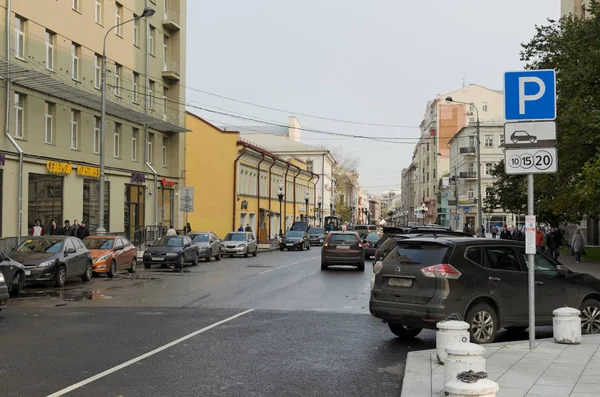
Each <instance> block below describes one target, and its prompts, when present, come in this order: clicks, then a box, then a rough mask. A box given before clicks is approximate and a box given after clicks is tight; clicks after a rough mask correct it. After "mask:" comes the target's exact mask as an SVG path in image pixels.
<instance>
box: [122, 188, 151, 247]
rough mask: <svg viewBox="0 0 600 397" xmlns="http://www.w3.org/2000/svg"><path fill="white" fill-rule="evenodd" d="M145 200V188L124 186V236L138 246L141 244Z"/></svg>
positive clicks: (144, 218)
mask: <svg viewBox="0 0 600 397" xmlns="http://www.w3.org/2000/svg"><path fill="white" fill-rule="evenodd" d="M145 198H146V187H145V186H139V185H125V213H124V216H125V234H126V236H127V238H128V239H129V240H131V241H134V242H135V243H138V244H139V243H141V242H142V240H141V239H142V234H141V233H142V232H141V230H142V229H143V228H144V226H145V224H144V223H145V221H146V204H145ZM136 232H137V233H136Z"/></svg>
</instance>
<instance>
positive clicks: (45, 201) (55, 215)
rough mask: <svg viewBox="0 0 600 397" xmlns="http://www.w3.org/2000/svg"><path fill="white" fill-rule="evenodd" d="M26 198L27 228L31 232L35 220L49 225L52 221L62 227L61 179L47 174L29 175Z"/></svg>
mask: <svg viewBox="0 0 600 397" xmlns="http://www.w3.org/2000/svg"><path fill="white" fill-rule="evenodd" d="M28 182H29V194H28V197H27V202H28V205H27V226H28V228H29V229H30V230H31V228H32V227H33V225H34V223H35V220H36V219H40V220H41V221H42V225H43V226H45V225H50V224H51V222H52V220H53V219H54V220H55V221H56V223H58V224H59V225H62V223H63V220H62V217H63V215H62V214H63V177H62V176H58V175H49V174H34V173H30V174H29V181H28Z"/></svg>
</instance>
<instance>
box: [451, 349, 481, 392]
mask: <svg viewBox="0 0 600 397" xmlns="http://www.w3.org/2000/svg"><path fill="white" fill-rule="evenodd" d="M446 353H447V356H446V359H445V360H444V384H446V383H448V382H450V381H452V380H454V379H456V375H458V374H460V373H461V372H466V371H469V370H471V371H473V372H485V349H484V348H483V346H479V345H476V344H475V343H459V344H456V345H452V346H448V347H447V348H446Z"/></svg>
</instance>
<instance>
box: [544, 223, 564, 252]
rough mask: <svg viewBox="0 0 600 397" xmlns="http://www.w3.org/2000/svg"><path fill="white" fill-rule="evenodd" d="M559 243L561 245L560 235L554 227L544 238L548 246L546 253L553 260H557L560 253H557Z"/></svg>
mask: <svg viewBox="0 0 600 397" xmlns="http://www.w3.org/2000/svg"><path fill="white" fill-rule="evenodd" d="M560 243H561V235H560V232H559V230H558V228H556V227H555V228H553V229H552V231H551V232H550V233H548V235H547V236H546V245H547V246H548V251H547V252H548V253H549V254H550V255H551V256H552V257H553V258H554V259H558V256H559V255H560V253H559V249H560Z"/></svg>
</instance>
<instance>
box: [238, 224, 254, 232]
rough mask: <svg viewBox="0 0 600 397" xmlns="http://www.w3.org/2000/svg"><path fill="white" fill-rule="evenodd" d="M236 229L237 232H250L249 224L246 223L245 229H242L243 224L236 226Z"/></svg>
mask: <svg viewBox="0 0 600 397" xmlns="http://www.w3.org/2000/svg"><path fill="white" fill-rule="evenodd" d="M237 231H238V232H250V233H252V228H251V227H250V224H249V223H247V224H246V228H245V229H244V225H240V227H238V230H237Z"/></svg>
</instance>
